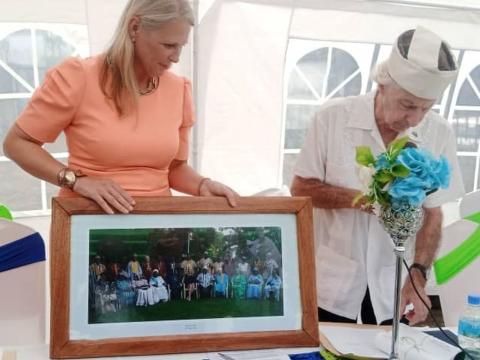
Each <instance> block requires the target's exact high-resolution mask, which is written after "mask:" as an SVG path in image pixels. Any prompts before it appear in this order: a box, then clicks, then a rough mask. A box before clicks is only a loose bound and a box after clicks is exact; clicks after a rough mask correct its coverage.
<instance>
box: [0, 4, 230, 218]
mask: <svg viewBox="0 0 480 360" xmlns="http://www.w3.org/2000/svg"><path fill="white" fill-rule="evenodd" d="M192 25H193V15H192V10H191V8H190V5H189V4H188V0H130V1H129V2H128V4H127V6H126V8H125V10H124V11H123V14H122V16H121V18H120V21H119V24H118V27H117V30H116V32H115V34H114V36H113V40H112V42H111V45H110V47H109V48H108V50H107V51H106V52H105V53H104V54H100V55H98V56H94V57H91V58H88V59H85V60H81V59H77V58H69V59H67V60H66V61H64V62H63V63H62V64H60V65H59V66H57V67H55V68H53V69H51V70H50V71H49V72H48V74H47V75H46V78H45V81H44V83H43V84H42V86H40V87H39V88H38V89H37V91H36V92H35V93H34V95H33V97H32V99H31V100H30V102H29V104H28V105H27V107H26V109H25V110H24V111H23V113H22V114H21V115H20V117H19V118H18V119H17V121H16V123H15V124H14V125H13V127H12V128H11V129H10V131H9V133H8V134H7V136H6V139H5V142H4V152H5V154H6V155H7V156H8V157H10V158H11V159H12V160H14V161H15V162H16V163H17V164H18V165H19V166H21V167H22V168H23V169H24V170H26V171H27V172H29V173H30V174H32V175H34V176H36V177H38V178H41V179H43V180H46V181H49V182H50V183H53V184H57V185H59V186H61V187H62V189H61V190H60V195H63V196H71V195H73V194H74V193H76V194H79V195H82V196H85V197H88V198H91V199H93V200H95V201H96V202H97V203H98V204H99V205H100V206H101V207H102V209H103V210H104V211H105V212H106V213H113V212H114V210H116V211H119V212H122V213H128V212H130V211H131V210H132V209H133V207H134V205H135V202H134V200H133V198H132V196H143V195H149V196H151V195H156V196H170V195H171V189H175V190H178V191H180V192H183V193H187V194H191V195H203V196H212V195H218V196H225V197H227V199H228V201H229V203H230V204H231V205H235V198H236V196H237V195H236V193H235V192H234V191H233V190H231V189H230V188H229V187H227V186H225V185H223V184H221V183H219V182H216V181H212V180H210V179H208V178H205V177H202V176H201V175H199V174H198V173H197V172H195V171H194V170H193V169H192V168H191V167H190V166H188V164H187V156H188V136H189V132H190V128H191V127H192V125H193V122H194V111H193V104H192V97H191V85H190V82H189V81H188V80H187V79H185V78H183V77H179V76H177V75H175V74H173V73H172V72H171V71H169V70H168V69H169V67H170V66H171V64H172V63H176V62H178V61H179V58H180V54H181V51H182V47H183V46H184V45H185V44H186V43H187V40H188V36H189V33H190V29H191V27H192ZM62 131H63V132H65V135H66V139H67V144H68V151H69V158H68V166H65V165H64V164H62V163H60V162H59V161H57V160H56V159H54V158H53V157H52V156H51V155H50V154H49V153H48V152H47V151H45V150H44V149H43V148H42V145H43V144H44V143H48V142H53V141H55V139H56V138H57V137H58V135H59V134H60V133H61V132H62Z"/></svg>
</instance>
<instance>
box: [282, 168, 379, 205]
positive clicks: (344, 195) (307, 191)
mask: <svg viewBox="0 0 480 360" xmlns="http://www.w3.org/2000/svg"><path fill="white" fill-rule="evenodd" d="M291 192H292V195H293V196H310V197H311V198H312V202H313V206H314V207H317V208H324V209H341V208H346V209H361V210H365V211H367V212H370V209H367V208H364V206H362V205H363V204H364V202H363V201H362V199H360V200H359V201H358V202H357V203H356V204H355V205H353V199H354V198H355V197H356V196H357V195H358V194H360V191H358V190H355V189H349V188H344V187H340V186H335V185H330V184H327V183H325V182H323V181H320V180H318V179H306V178H302V177H300V176H295V177H294V178H293V182H292V186H291Z"/></svg>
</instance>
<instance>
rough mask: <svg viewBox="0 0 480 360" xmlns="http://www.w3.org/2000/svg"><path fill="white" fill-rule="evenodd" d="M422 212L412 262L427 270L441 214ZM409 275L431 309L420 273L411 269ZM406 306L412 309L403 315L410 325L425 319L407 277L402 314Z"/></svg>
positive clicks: (437, 238)
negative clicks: (410, 306)
mask: <svg viewBox="0 0 480 360" xmlns="http://www.w3.org/2000/svg"><path fill="white" fill-rule="evenodd" d="M424 212H425V213H424V220H423V226H422V227H421V229H420V230H419V231H418V233H417V241H416V243H415V260H414V262H416V263H419V264H421V265H423V266H425V267H426V268H429V267H430V266H431V265H432V263H433V260H434V258H435V255H436V253H437V250H438V247H439V244H440V239H441V233H442V220H443V214H442V209H441V208H440V207H435V208H424ZM411 274H412V278H413V282H414V284H415V287H416V288H417V290H418V292H419V294H420V295H421V296H422V298H423V299H424V300H425V302H426V303H427V304H428V306H429V307H431V303H430V299H429V298H428V296H427V294H426V292H425V285H426V283H427V281H426V280H425V279H424V277H423V275H422V272H421V271H420V270H419V269H417V268H412V269H411ZM408 304H412V305H413V307H414V308H413V310H410V311H409V312H408V313H407V314H406V315H405V316H406V317H407V319H408V320H409V321H410V324H411V325H414V324H417V323H419V322H421V321H424V320H425V319H426V318H427V315H428V310H427V308H426V307H425V305H423V303H422V302H421V300H420V299H419V298H418V296H417V294H416V293H415V290H414V289H413V286H412V283H411V281H410V278H409V277H408V278H407V280H406V281H405V284H404V286H403V289H402V301H401V304H400V310H401V311H402V314H403V313H404V312H405V307H406V305H408Z"/></svg>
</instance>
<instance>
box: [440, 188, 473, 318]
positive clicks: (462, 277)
mask: <svg viewBox="0 0 480 360" xmlns="http://www.w3.org/2000/svg"><path fill="white" fill-rule="evenodd" d="M479 211H480V191H475V192H472V193H469V194H467V195H465V197H464V198H463V199H462V200H461V202H460V216H461V218H462V219H461V220H458V221H456V222H454V223H452V224H451V225H449V226H447V227H445V228H444V229H443V234H442V244H441V247H440V251H439V253H438V255H437V256H438V257H442V256H443V255H445V254H447V253H448V252H450V251H451V250H452V249H454V248H456V247H457V246H458V245H460V244H461V243H462V242H463V241H464V240H466V239H467V238H468V237H469V236H470V235H471V234H473V232H474V231H475V230H476V229H477V227H478V226H479V225H478V224H476V223H474V222H472V221H468V220H463V218H464V217H466V216H468V215H471V214H473V213H476V212H479ZM479 274H480V258H477V259H475V260H474V261H473V262H472V263H470V265H469V266H468V267H467V268H465V269H464V270H463V271H462V272H461V273H460V274H458V275H457V276H456V277H454V278H453V279H451V280H450V281H449V282H447V283H445V284H443V285H437V288H438V294H439V296H440V304H441V306H442V313H443V320H444V322H445V326H457V323H458V318H459V316H460V314H461V313H462V312H463V310H464V309H465V307H466V304H467V296H468V294H470V293H480V282H479V281H478V275H479Z"/></svg>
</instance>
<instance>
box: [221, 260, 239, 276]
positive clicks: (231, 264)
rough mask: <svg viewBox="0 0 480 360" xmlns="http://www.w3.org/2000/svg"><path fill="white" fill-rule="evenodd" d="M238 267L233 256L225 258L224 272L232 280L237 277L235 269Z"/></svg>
mask: <svg viewBox="0 0 480 360" xmlns="http://www.w3.org/2000/svg"><path fill="white" fill-rule="evenodd" d="M236 267H237V262H236V260H235V259H233V258H232V257H231V256H228V257H226V258H225V261H224V263H223V271H224V272H225V274H227V275H228V276H229V277H230V278H231V277H232V276H233V275H235V269H236Z"/></svg>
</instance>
